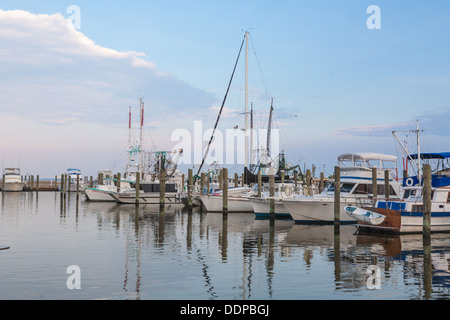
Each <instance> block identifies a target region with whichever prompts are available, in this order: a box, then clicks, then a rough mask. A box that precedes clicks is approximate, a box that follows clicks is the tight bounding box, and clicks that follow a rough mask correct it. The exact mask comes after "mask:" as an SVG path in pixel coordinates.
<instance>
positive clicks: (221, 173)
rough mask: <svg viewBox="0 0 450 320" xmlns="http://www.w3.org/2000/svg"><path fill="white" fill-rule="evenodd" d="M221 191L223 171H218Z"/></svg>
mask: <svg viewBox="0 0 450 320" xmlns="http://www.w3.org/2000/svg"><path fill="white" fill-rule="evenodd" d="M222 189H223V171H222V170H220V171H219V190H222Z"/></svg>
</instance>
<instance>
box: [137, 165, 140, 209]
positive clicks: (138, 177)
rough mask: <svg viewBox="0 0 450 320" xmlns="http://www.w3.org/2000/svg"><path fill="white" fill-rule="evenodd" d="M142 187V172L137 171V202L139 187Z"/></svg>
mask: <svg viewBox="0 0 450 320" xmlns="http://www.w3.org/2000/svg"><path fill="white" fill-rule="evenodd" d="M140 187H141V173H140V172H136V204H137V205H138V204H139V192H140V191H139V189H140Z"/></svg>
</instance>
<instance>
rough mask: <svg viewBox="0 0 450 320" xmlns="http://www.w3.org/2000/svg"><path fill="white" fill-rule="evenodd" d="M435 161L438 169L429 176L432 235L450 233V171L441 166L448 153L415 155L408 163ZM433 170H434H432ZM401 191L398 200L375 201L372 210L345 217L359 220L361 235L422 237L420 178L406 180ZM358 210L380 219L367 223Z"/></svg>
mask: <svg viewBox="0 0 450 320" xmlns="http://www.w3.org/2000/svg"><path fill="white" fill-rule="evenodd" d="M419 158H420V159H422V160H427V161H431V160H437V162H438V165H437V167H438V168H440V169H438V170H436V171H435V172H433V173H432V177H431V231H432V232H448V231H450V168H445V167H443V166H442V165H443V164H445V163H448V159H449V158H450V152H443V153H424V154H420V156H419V154H415V155H412V156H410V157H409V159H419ZM433 167H434V166H433ZM402 189H403V191H402V196H401V199H399V200H392V201H390V200H387V201H386V200H384V201H377V203H376V205H375V207H373V208H371V207H359V208H357V209H355V210H354V212H350V211H351V210H350V208H346V212H347V214H349V215H350V216H353V217H355V218H356V219H357V220H358V223H357V225H356V226H357V228H358V229H360V230H363V231H381V232H394V233H421V232H423V211H424V207H423V185H422V178H421V177H420V175H419V176H412V177H405V178H404V179H403V188H402ZM361 210H364V211H367V212H371V214H373V215H382V216H384V218H383V219H381V218H380V221H379V222H378V223H377V222H376V221H375V220H374V221H366V220H365V219H364V218H363V217H362V216H357V213H358V212H361Z"/></svg>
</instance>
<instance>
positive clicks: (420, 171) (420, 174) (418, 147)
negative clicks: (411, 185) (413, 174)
mask: <svg viewBox="0 0 450 320" xmlns="http://www.w3.org/2000/svg"><path fill="white" fill-rule="evenodd" d="M419 132H420V131H419V120H417V130H416V134H417V160H418V161H419V168H418V175H417V177H418V178H419V183H422V159H421V158H422V157H421V156H420V136H419Z"/></svg>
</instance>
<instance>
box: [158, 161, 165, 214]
mask: <svg viewBox="0 0 450 320" xmlns="http://www.w3.org/2000/svg"><path fill="white" fill-rule="evenodd" d="M165 202H166V174H165V172H164V168H163V166H161V167H160V168H159V205H160V206H161V207H164V205H165Z"/></svg>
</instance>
